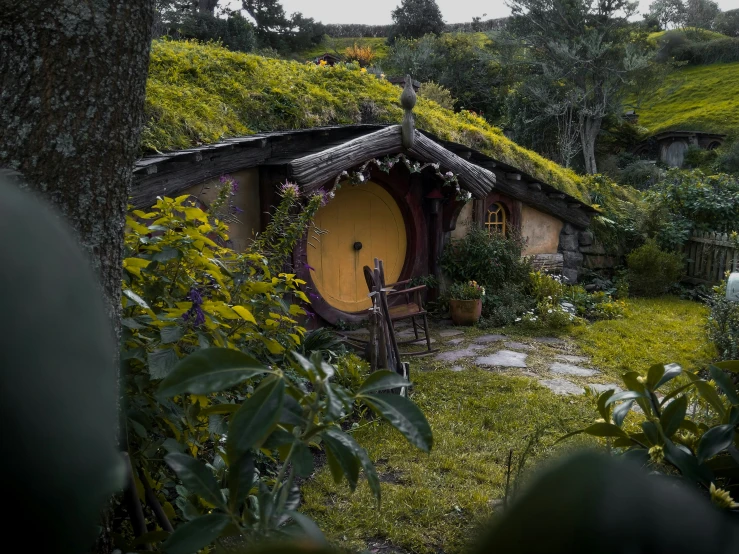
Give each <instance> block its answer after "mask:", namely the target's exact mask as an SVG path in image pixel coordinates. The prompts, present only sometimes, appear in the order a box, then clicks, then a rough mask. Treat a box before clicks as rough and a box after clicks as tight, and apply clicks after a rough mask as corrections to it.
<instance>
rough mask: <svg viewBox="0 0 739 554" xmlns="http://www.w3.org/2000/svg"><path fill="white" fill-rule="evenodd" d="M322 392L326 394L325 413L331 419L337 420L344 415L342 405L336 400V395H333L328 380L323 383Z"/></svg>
mask: <svg viewBox="0 0 739 554" xmlns="http://www.w3.org/2000/svg"><path fill="white" fill-rule="evenodd" d="M323 390H324V392H325V393H326V404H327V406H326V408H327V409H326V412H327V413H328V415H329V417H331V418H332V419H334V420H336V419H339V418H340V417H341V416H343V415H344V405H343V404H342V403H341V401H340V400H339V399H338V398H337V396H336V394H334V390H333V388H332V387H331V383H329V382H328V380H326V381H324V383H323Z"/></svg>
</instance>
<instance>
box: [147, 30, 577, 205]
mask: <svg viewBox="0 0 739 554" xmlns="http://www.w3.org/2000/svg"><path fill="white" fill-rule="evenodd" d="M399 96H400V89H399V88H398V87H396V86H394V85H392V84H390V83H389V82H387V81H385V80H384V79H381V78H378V77H375V76H374V75H371V74H367V73H364V72H362V71H360V70H359V69H350V68H347V67H345V66H337V67H319V66H316V65H313V64H304V63H298V62H289V61H284V60H277V59H271V58H264V57H261V56H256V55H251V54H243V53H239V52H231V51H229V50H226V49H225V48H221V47H218V46H216V45H211V44H207V45H204V44H197V43H194V42H179V41H177V42H172V41H154V43H153V45H152V53H151V62H150V69H149V82H148V86H147V97H146V114H147V122H146V126H145V128H144V133H143V137H142V147H143V149H144V150H145V151H149V152H151V151H168V150H177V149H182V148H188V147H191V146H194V145H200V144H208V143H214V142H218V141H220V140H222V139H225V138H228V137H233V136H242V135H249V134H253V133H258V132H265V131H276V130H286V129H302V128H310V127H318V126H325V125H348V124H356V123H362V122H366V123H399V122H400V121H401V120H402V115H403V112H402V109H401V108H400V105H399V103H398V99H399ZM415 114H416V125H417V126H418V127H419V128H420V129H424V130H426V131H429V132H431V133H433V134H435V135H437V136H439V137H441V138H443V139H446V140H450V141H454V142H458V143H462V144H465V145H468V146H470V147H472V148H475V149H477V150H479V151H481V152H484V153H485V154H487V155H489V156H491V157H493V158H495V159H497V160H500V161H502V162H504V163H507V164H509V165H512V166H514V167H517V168H518V169H520V170H521V171H523V172H526V173H529V174H530V175H533V176H535V177H536V178H538V179H540V180H542V181H544V182H546V183H549V184H551V185H552V186H554V187H557V188H558V189H560V190H562V191H563V192H566V193H568V194H570V195H572V196H575V197H578V198H580V199H582V200H585V201H587V199H588V197H587V189H586V187H585V184H584V182H583V180H582V178H581V177H580V176H579V175H577V174H576V173H575V172H574V171H571V170H568V169H564V168H563V167H561V166H559V165H557V164H555V163H554V162H552V161H550V160H547V159H545V158H544V157H542V156H540V155H538V154H536V153H535V152H532V151H530V150H526V149H525V148H522V147H520V146H518V145H517V144H515V143H513V142H512V141H510V140H509V139H507V138H506V137H505V136H504V135H503V133H502V132H501V130H500V129H498V128H496V127H493V126H492V125H490V124H489V123H487V122H486V121H485V120H484V119H482V118H480V117H477V116H475V115H474V114H471V113H469V112H461V113H454V112H453V111H450V110H446V109H444V108H441V107H440V106H439V105H438V104H436V103H435V102H432V101H429V100H426V99H423V98H419V99H418V104H417V105H416V109H415Z"/></svg>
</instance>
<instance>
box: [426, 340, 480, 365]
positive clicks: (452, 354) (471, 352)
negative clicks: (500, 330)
mask: <svg viewBox="0 0 739 554" xmlns="http://www.w3.org/2000/svg"><path fill="white" fill-rule="evenodd" d="M480 348H482V346H477V345H475V344H470V345H469V346H468V347H467V348H458V349H456V350H449V351H448V352H441V353H439V354H437V355H436V357H435V358H434V359H435V360H436V361H439V362H458V361H459V360H461V359H462V358H471V357H472V356H477V352H476V351H477V350H479V349H480Z"/></svg>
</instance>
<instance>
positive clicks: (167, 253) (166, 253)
mask: <svg viewBox="0 0 739 554" xmlns="http://www.w3.org/2000/svg"><path fill="white" fill-rule="evenodd" d="M180 256H181V254H180V251H179V250H177V249H175V248H170V247H168V246H165V247H164V248H162V250H161V251H160V252H157V253H156V254H154V255H153V256H152V257H151V259H152V261H154V262H167V261H169V260H174V259H175V258H179V257H180Z"/></svg>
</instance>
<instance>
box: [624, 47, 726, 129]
mask: <svg viewBox="0 0 739 554" xmlns="http://www.w3.org/2000/svg"><path fill="white" fill-rule="evenodd" d="M637 112H638V113H639V125H643V126H644V127H646V128H647V129H648V130H649V134H650V135H653V134H655V133H659V132H662V131H704V132H707V133H727V134H737V133H739V62H734V63H715V64H711V65H699V66H687V67H683V68H681V69H679V70H677V71H675V72H674V73H672V74H671V75H670V76H669V77H668V78H667V80H666V82H665V84H664V85H663V86H662V88H661V89H660V90H659V91H658V92H657V94H656V95H655V100H654V101H653V102H651V103H649V104H648V105H647V106H644V107H642V108H641V109H640V110H637Z"/></svg>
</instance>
